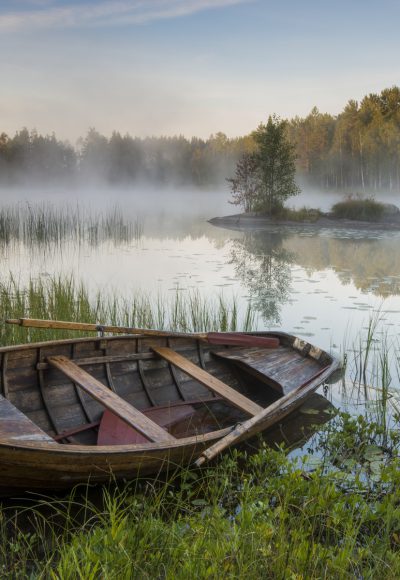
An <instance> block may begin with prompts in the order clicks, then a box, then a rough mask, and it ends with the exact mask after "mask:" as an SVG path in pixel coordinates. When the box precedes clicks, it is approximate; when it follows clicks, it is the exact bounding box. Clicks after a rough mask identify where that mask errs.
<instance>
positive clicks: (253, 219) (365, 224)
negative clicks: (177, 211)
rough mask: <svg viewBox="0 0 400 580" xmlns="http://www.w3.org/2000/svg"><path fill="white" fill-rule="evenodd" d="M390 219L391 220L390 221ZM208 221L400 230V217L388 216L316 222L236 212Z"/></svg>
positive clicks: (234, 226) (236, 227)
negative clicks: (376, 220)
mask: <svg viewBox="0 0 400 580" xmlns="http://www.w3.org/2000/svg"><path fill="white" fill-rule="evenodd" d="M389 219H390V221H389ZM208 223H210V224H212V225H213V226H216V227H220V228H227V229H233V230H244V229H267V228H268V227H269V226H285V227H306V228H311V229H318V228H343V229H344V228H350V229H357V230H394V231H398V230H400V218H398V219H396V218H393V216H390V218H389V216H388V219H387V220H385V221H379V222H369V221H359V220H349V219H333V218H330V217H320V218H319V219H317V220H316V221H315V222H307V221H292V220H274V219H272V218H270V217H268V216H257V215H251V214H245V213H241V214H234V215H228V216H222V217H214V218H211V219H210V220H208Z"/></svg>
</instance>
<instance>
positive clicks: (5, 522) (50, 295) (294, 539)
mask: <svg viewBox="0 0 400 580" xmlns="http://www.w3.org/2000/svg"><path fill="white" fill-rule="evenodd" d="M22 316H31V317H35V318H53V319H61V320H79V321H87V322H102V323H105V324H107V323H109V324H122V325H131V326H141V327H153V328H160V329H166V328H171V329H177V330H236V329H244V330H249V329H251V327H252V326H254V317H253V314H252V311H251V309H249V310H248V312H247V314H246V315H245V316H244V318H243V319H242V320H239V315H238V309H237V305H236V303H235V300H231V301H229V300H226V299H224V297H223V296H218V297H216V298H214V299H210V298H208V299H205V298H204V297H202V296H201V295H200V294H199V293H184V292H179V291H177V292H176V293H175V294H171V296H169V297H168V296H167V297H165V296H157V297H155V298H153V299H151V298H149V297H147V296H145V295H143V294H137V293H135V294H134V295H133V296H132V298H131V299H130V300H128V299H125V300H122V299H120V298H119V297H118V296H108V297H104V296H103V295H101V294H100V293H99V294H97V295H95V296H93V295H90V294H89V292H88V291H87V289H86V288H85V287H84V286H83V285H82V284H78V283H76V282H75V281H74V279H73V278H56V279H50V280H46V281H37V280H31V282H30V283H29V284H28V285H26V286H24V285H21V284H19V283H18V282H17V281H15V280H12V279H11V280H9V281H7V282H2V283H0V317H1V318H2V319H3V318H18V317H22ZM378 326H379V325H378V316H377V317H375V318H373V319H372V320H371V321H370V323H369V325H368V328H367V332H366V334H365V335H364V336H363V337H362V338H361V339H360V341H359V343H358V344H357V345H356V346H355V347H354V348H353V349H352V350H350V349H349V352H348V353H346V354H347V356H346V360H347V365H348V369H347V371H348V372H347V376H348V377H349V378H350V381H351V384H352V388H353V389H354V390H355V391H356V393H357V396H358V397H360V399H361V398H362V397H363V396H364V402H365V397H366V396H367V395H366V394H365V393H363V388H364V386H365V384H366V383H368V384H369V385H374V387H375V389H376V392H377V393H378V394H379V397H378V398H377V401H376V402H377V404H378V405H381V407H379V406H378V407H377V408H376V412H375V413H374V414H372V413H369V412H367V413H365V414H364V415H359V416H358V414H356V416H353V417H352V416H350V415H349V414H339V415H338V416H337V417H335V418H333V419H332V420H331V421H330V422H329V423H328V425H327V426H326V427H325V428H323V429H322V430H320V431H319V432H318V433H317V434H316V435H314V436H313V438H312V439H311V440H310V441H309V442H308V443H307V447H306V449H305V450H303V454H302V455H301V457H297V458H296V457H294V456H292V455H290V454H288V453H287V451H288V450H285V449H280V448H278V449H271V448H268V447H266V446H265V445H263V444H261V445H260V448H259V451H258V452H257V453H254V454H249V455H247V456H246V455H244V454H243V452H238V451H237V450H231V451H229V452H228V453H226V454H225V456H224V457H223V458H222V459H221V460H219V461H218V462H217V463H215V464H214V465H211V466H210V467H207V468H204V469H202V470H197V471H193V470H190V469H177V470H176V472H175V473H174V474H173V473H172V474H171V472H170V475H169V476H168V478H167V479H166V480H165V479H164V480H163V479H162V478H161V476H160V477H159V478H156V479H155V480H140V479H138V480H136V481H133V482H131V483H129V484H126V483H125V484H124V483H122V484H119V485H118V486H117V485H112V486H110V487H103V488H97V490H96V489H94V490H92V489H91V488H90V487H85V486H80V487H78V488H76V489H75V490H73V491H72V493H70V494H68V495H67V496H66V497H43V498H39V497H38V496H33V499H32V500H31V502H30V503H29V502H27V500H26V499H25V500H24V503H23V504H21V505H19V504H18V501H15V500H14V501H13V502H10V500H8V502H5V503H4V504H3V506H2V507H1V508H0V538H1V541H0V575H1V577H2V578H6V579H7V578H10V579H14V578H17V579H18V578H27V577H29V578H54V579H56V578H57V579H71V580H72V579H74V580H75V579H87V578H88V579H90V578H93V579H94V578H96V579H97V578H107V579H108V578H110V579H114V578H115V579H118V580H119V579H120V578H123V579H125V578H126V579H130V578H132V579H133V578H144V579H146V578H148V579H152V578H171V579H172V578H173V579H175V578H176V579H178V580H179V579H182V580H183V579H185V580H186V578H201V579H202V578H209V579H214V578H221V577H223V578H243V579H246V580H247V579H253V578H254V579H258V578H271V579H272V578H274V579H275V578H282V579H286V578H290V579H295V580H298V579H303V578H304V579H305V578H315V579H317V578H318V579H319V578H338V579H341V578H343V579H347V578H363V579H373V578H376V577H379V578H382V579H386V578H387V579H392V578H393V579H394V578H397V577H399V576H400V469H399V468H400V461H399V445H400V436H399V431H398V428H397V425H398V421H399V416H398V414H395V415H394V416H392V417H391V420H390V421H388V420H387V419H386V418H387V402H388V397H389V387H390V386H391V381H392V376H391V373H390V370H389V368H390V367H391V364H390V361H391V359H392V358H395V359H396V354H397V351H398V349H395V348H394V350H392V346H390V347H389V346H388V344H387V342H386V340H385V339H384V337H383V338H382V337H379V340H378V339H377V329H378ZM68 336H71V333H67V332H64V331H41V330H29V331H27V330H25V329H20V328H17V327H14V326H12V327H11V326H7V325H2V327H1V336H0V342H1V344H12V343H21V342H25V341H34V340H47V339H51V338H62V337H68ZM351 355H352V356H351ZM378 388H380V391H378ZM394 427H395V428H394ZM99 495H100V500H99V499H98V496H99Z"/></svg>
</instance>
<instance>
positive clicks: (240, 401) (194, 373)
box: [153, 347, 263, 415]
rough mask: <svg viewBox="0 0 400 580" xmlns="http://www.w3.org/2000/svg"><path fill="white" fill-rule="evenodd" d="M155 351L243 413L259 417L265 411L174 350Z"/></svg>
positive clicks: (157, 349) (161, 348)
mask: <svg viewBox="0 0 400 580" xmlns="http://www.w3.org/2000/svg"><path fill="white" fill-rule="evenodd" d="M153 350H154V352H156V353H157V354H158V355H159V356H161V357H162V358H164V359H165V360H167V361H168V362H170V363H172V364H173V365H175V366H177V367H178V368H179V369H181V370H182V371H184V372H185V373H187V374H188V375H189V376H191V377H193V378H194V379H196V380H197V381H199V382H200V383H201V384H202V385H205V386H206V387H207V388H209V389H210V390H211V391H213V392H214V393H216V394H218V395H220V396H221V397H222V398H223V399H225V400H227V401H229V403H232V405H234V406H235V407H237V408H238V409H240V410H241V411H245V412H246V413H249V415H257V414H258V413H260V412H261V411H262V410H263V407H260V405H257V403H254V402H253V401H251V400H250V399H248V398H247V397H244V396H243V395H241V394H240V393H238V392H237V391H235V389H232V388H231V387H229V386H228V385H226V384H225V383H223V382H222V381H220V380H219V379H217V378H216V377H214V376H213V375H210V373H208V372H207V371H205V370H203V369H201V368H200V367H198V366H197V365H195V364H193V363H192V362H191V361H190V360H188V359H187V358H185V357H183V356H181V355H180V354H178V353H177V352H175V351H174V350H172V349H170V348H167V347H154V348H153Z"/></svg>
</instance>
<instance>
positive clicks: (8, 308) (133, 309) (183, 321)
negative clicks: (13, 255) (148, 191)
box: [0, 277, 255, 345]
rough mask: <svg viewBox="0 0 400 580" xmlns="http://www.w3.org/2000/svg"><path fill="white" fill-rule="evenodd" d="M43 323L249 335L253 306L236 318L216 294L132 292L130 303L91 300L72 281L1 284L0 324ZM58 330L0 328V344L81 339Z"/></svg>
mask: <svg viewBox="0 0 400 580" xmlns="http://www.w3.org/2000/svg"><path fill="white" fill-rule="evenodd" d="M22 317H26V318H29V317H30V318H43V319H53V320H69V321H79V322H91V323H98V324H106V325H107V324H110V325H116V326H118V325H121V326H131V327H135V328H156V329H158V330H176V331H182V332H202V331H236V330H243V331H249V330H252V328H253V327H254V324H255V315H254V312H253V311H252V309H251V306H249V307H248V308H247V310H246V311H245V312H244V314H243V316H242V317H239V312H238V307H237V303H236V300H235V298H234V297H232V298H231V299H226V298H224V296H223V295H217V296H215V297H214V298H212V297H211V298H205V297H203V296H202V295H201V294H200V292H199V291H192V292H180V291H179V290H177V291H176V292H174V293H171V294H168V295H166V296H165V295H161V294H159V295H157V296H155V297H149V296H148V295H146V294H144V293H142V292H134V293H133V294H132V296H131V297H130V298H120V297H119V296H118V295H116V294H114V295H113V294H107V295H103V294H102V293H101V292H98V293H97V294H95V295H94V296H93V295H92V294H90V293H89V291H88V290H87V288H85V286H84V285H83V284H82V283H78V282H76V280H75V279H74V278H73V277H68V278H65V277H56V278H50V279H44V280H34V279H32V280H30V282H29V283H28V284H27V285H22V284H20V283H19V282H18V281H17V280H15V279H13V278H12V277H11V278H9V279H8V280H7V281H5V282H4V281H3V282H1V281H0V320H5V319H7V318H22ZM82 335H83V334H82V333H79V334H77V333H75V334H74V333H72V332H71V331H60V330H40V329H39V330H38V329H29V330H27V329H25V328H20V327H15V326H14V325H7V324H2V325H1V327H0V344H1V345H8V344H20V343H23V342H34V341H41V340H51V339H56V338H68V337H72V336H82Z"/></svg>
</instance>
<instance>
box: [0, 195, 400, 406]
mask: <svg viewBox="0 0 400 580" xmlns="http://www.w3.org/2000/svg"><path fill="white" fill-rule="evenodd" d="M7 197H8V199H7ZM227 197H228V194H227V193H221V192H211V193H205V192H191V191H182V192H174V191H171V190H166V191H163V192H153V191H148V190H142V191H136V192H123V193H122V192H115V191H111V192H110V191H92V192H90V194H89V193H85V194H83V193H82V194H80V195H70V193H69V192H61V193H60V192H57V194H55V193H54V192H51V191H48V192H46V193H45V194H43V193H38V194H37V195H36V201H35V200H32V199H30V201H29V202H28V201H27V199H28V198H27V195H26V192H25V193H24V192H18V195H16V194H15V193H13V195H12V196H11V195H10V194H9V195H8V196H6V195H4V196H3V208H4V207H6V206H7V207H11V206H14V207H16V206H18V207H19V208H20V209H21V211H22V213H24V215H25V218H24V219H25V220H26V212H27V207H29V208H30V209H29V211H32V212H35V211H37V208H38V207H44V206H43V203H45V204H51V206H52V207H57V208H60V211H61V212H62V213H63V214H64V215H67V214H68V212H72V213H73V214H74V212H75V214H74V215H76V212H78V213H79V216H80V218H82V219H83V221H85V220H87V221H89V222H90V220H92V221H91V225H90V227H89V226H88V227H87V228H86V230H85V231H84V232H83V233H82V234H80V235H79V236H78V237H77V235H76V230H74V226H73V225H72V226H70V229H68V228H66V229H65V231H64V232H63V234H62V235H61V236H59V237H55V238H54V239H53V240H52V238H51V235H50V237H49V238H48V239H47V238H46V240H44V241H43V240H40V238H38V236H36V237H35V236H33V237H31V238H29V235H28V234H27V233H26V232H25V233H24V234H21V232H20V234H19V235H18V236H16V237H15V239H11V240H10V239H7V241H6V242H5V241H4V240H3V242H2V243H1V248H0V250H1V257H2V276H3V279H5V278H7V276H11V275H12V276H13V277H14V278H17V279H19V280H21V281H27V280H28V279H29V278H30V277H33V278H39V277H41V278H46V277H52V276H58V275H60V274H61V275H69V274H73V276H74V278H75V279H76V280H78V281H80V280H82V282H83V283H84V284H85V285H86V286H88V287H89V288H90V289H91V290H92V291H93V292H97V291H101V292H102V293H107V292H112V293H117V294H118V295H119V296H121V297H126V298H128V299H129V296H130V295H132V294H133V293H134V292H135V291H137V290H141V291H143V292H144V293H146V294H149V295H150V297H155V296H157V295H160V294H161V295H166V296H168V294H169V293H171V294H172V293H176V291H177V289H178V290H179V291H180V292H190V291H193V290H196V291H199V292H200V293H201V295H203V296H204V297H207V298H212V297H218V296H219V295H221V294H222V295H223V296H224V298H225V299H226V300H227V301H228V302H229V300H230V299H233V298H234V299H235V300H236V301H237V304H238V306H239V314H240V316H244V313H245V311H246V308H247V305H248V303H249V302H250V303H251V305H252V308H253V309H254V311H255V313H256V328H257V329H271V328H274V329H275V328H279V329H282V330H283V331H285V332H289V333H293V334H296V335H298V336H301V337H305V338H307V339H308V340H309V341H310V342H312V343H315V344H317V345H318V346H320V347H322V348H324V349H327V350H333V351H334V352H336V353H343V352H344V351H345V350H348V351H350V352H351V351H352V350H357V348H358V344H359V341H360V336H362V335H363V333H366V329H367V328H368V325H369V323H370V321H371V320H372V319H377V318H379V324H378V327H377V330H376V333H375V338H376V339H377V340H378V341H379V340H380V339H381V338H382V337H385V340H387V341H390V342H392V343H393V344H397V340H398V336H399V332H400V251H399V250H400V232H388V231H379V230H376V231H371V230H370V231H362V230H354V231H352V230H344V229H321V230H310V229H309V228H305V227H302V226H296V227H293V228H292V227H290V228H289V227H278V226H275V227H273V228H269V229H268V230H261V231H245V232H243V231H231V230H228V229H221V228H217V227H214V226H212V225H210V224H209V223H208V222H207V220H208V219H210V218H212V217H214V216H216V215H226V214H229V213H235V210H236V208H234V207H233V206H231V205H229V204H228V203H227ZM318 199H319V200H320V201H321V203H318V204H315V203H314V204H313V205H319V207H324V205H327V203H328V198H318ZM39 200H40V201H39ZM299 203H301V200H299V201H297V204H298V205H299ZM85 216H86V217H85ZM99 216H102V217H101V219H102V220H103V222H102V225H101V227H98V222H99V220H100V221H101V219H100V217H99ZM107 216H108V218H107ZM110 216H111V218H110ZM112 216H114V217H112ZM106 218H107V219H108V221H107V219H106ZM72 221H73V220H72ZM96 224H97V225H96ZM391 356H392V355H391ZM392 358H393V360H394V361H395V362H396V355H395V354H393V356H392ZM392 362H393V361H392ZM392 374H393V380H392V386H393V388H396V387H397V382H398V380H397V376H396V371H395V366H393V365H392ZM335 398H337V397H335Z"/></svg>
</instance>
